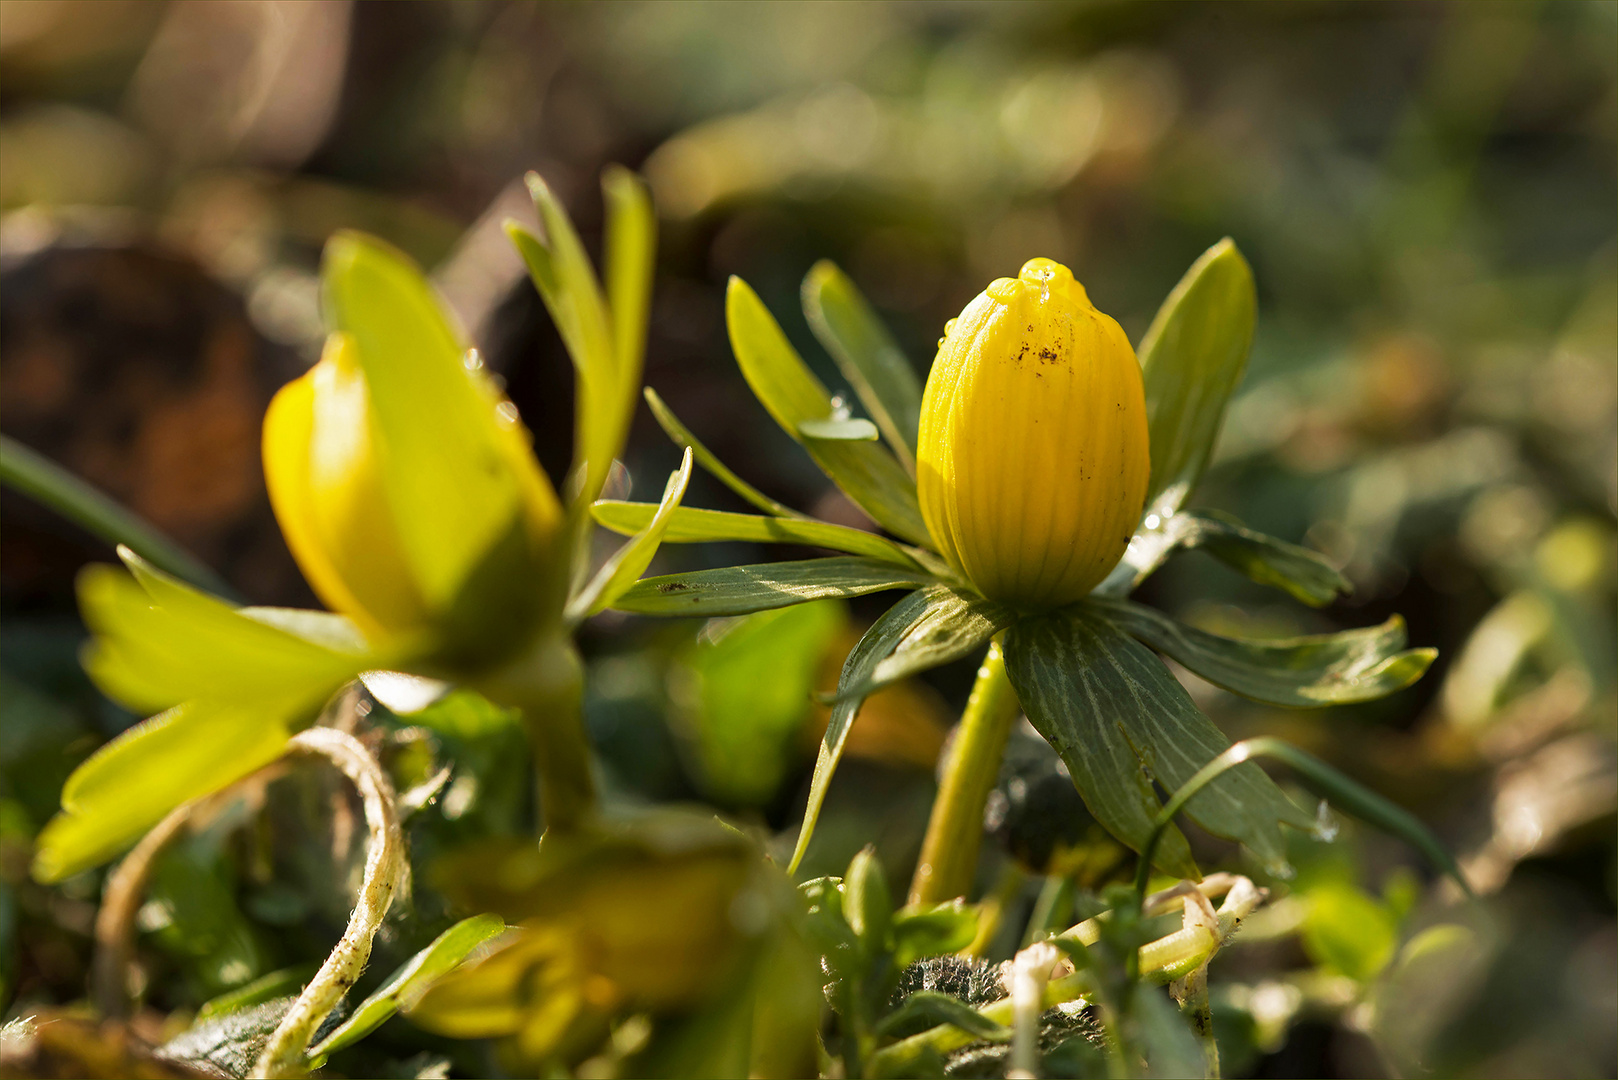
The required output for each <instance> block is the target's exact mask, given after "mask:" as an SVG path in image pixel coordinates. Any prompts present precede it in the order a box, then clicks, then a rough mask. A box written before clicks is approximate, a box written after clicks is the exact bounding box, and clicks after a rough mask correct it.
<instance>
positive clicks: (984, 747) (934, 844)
mask: <svg viewBox="0 0 1618 1080" xmlns="http://www.w3.org/2000/svg"><path fill="white" fill-rule="evenodd" d="M1018 709H1019V706H1018V704H1017V694H1016V691H1014V690H1013V689H1012V688H1011V680H1009V679H1008V678H1006V660H1005V656H1004V654H1003V653H1002V652H1001V650H1000V641H999V639H998V638H996V639H995V640H994V641H993V642H992V643H990V645H989V654H988V655H987V656H985V657H984V658H983V666H982V667H980V668H978V678H977V682H976V683H974V684H973V685H972V696H971V697H970V698H968V699H967V702H966V711H965V712H963V713H961V726H960V729H959V730H958V731H957V732H956V733H955V741H954V742H953V743H952V744H951V746H950V750H949V760H948V761H946V762H945V764H944V776H943V779H942V780H941V781H940V783H939V785H938V798H937V799H936V800H935V801H934V802H933V812H932V817H931V818H930V819H929V820H928V822H927V835H926V837H925V838H923V840H922V845H921V858H920V860H919V861H918V862H917V863H916V874H915V877H914V878H913V879H911V882H910V902H911V903H912V904H936V903H942V902H944V901H947V900H953V899H955V898H956V897H957V896H965V895H966V894H967V892H968V890H970V889H971V887H972V878H973V875H974V874H975V873H976V871H977V865H978V842H979V841H980V840H981V839H982V836H983V806H984V804H985V803H986V802H988V799H989V792H990V790H992V789H993V788H994V782H995V780H996V778H998V776H999V775H1000V757H1001V755H1002V754H1003V753H1004V752H1005V748H1006V739H1007V738H1008V737H1010V735H1011V724H1012V722H1013V721H1014V720H1016V718H1017V712H1018Z"/></svg>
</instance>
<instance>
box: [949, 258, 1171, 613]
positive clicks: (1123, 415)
mask: <svg viewBox="0 0 1618 1080" xmlns="http://www.w3.org/2000/svg"><path fill="white" fill-rule="evenodd" d="M918 443H919V445H918V457H917V486H918V493H919V496H920V500H921V511H922V517H923V518H924V519H925V520H926V522H927V527H928V529H929V531H930V532H931V533H932V536H933V538H934V540H935V541H936V542H937V544H938V548H939V551H940V553H941V554H943V555H944V557H945V558H946V559H948V560H949V561H950V563H951V564H952V565H954V566H955V567H956V568H957V569H959V570H960V571H961V572H962V573H963V574H965V575H966V577H967V578H968V579H969V580H970V581H971V582H972V583H973V585H974V586H976V587H977V588H978V590H979V591H981V592H982V593H983V594H984V595H985V596H988V597H990V598H991V599H995V600H1000V601H1002V602H1005V603H1010V604H1014V605H1018V606H1022V607H1031V608H1046V607H1056V606H1059V605H1061V604H1066V603H1071V602H1072V601H1074V600H1077V599H1079V598H1081V597H1083V596H1084V595H1086V594H1087V593H1088V592H1089V591H1090V590H1091V589H1092V588H1094V587H1095V586H1096V585H1097V584H1098V583H1099V582H1100V581H1101V579H1102V578H1104V577H1105V576H1106V575H1107V572H1108V571H1109V570H1111V569H1112V567H1113V566H1114V565H1115V564H1116V563H1117V562H1118V559H1119V558H1121V557H1122V555H1123V552H1124V549H1125V547H1127V546H1128V543H1129V538H1130V536H1131V534H1132V533H1133V532H1134V529H1135V526H1136V523H1137V522H1138V521H1139V519H1140V514H1141V509H1142V506H1143V504H1144V502H1145V497H1146V482H1147V478H1148V476H1149V473H1150V462H1149V459H1148V455H1149V451H1148V441H1147V431H1146V402H1145V393H1144V390H1143V388H1142V382H1141V374H1140V366H1139V364H1137V363H1136V360H1135V354H1134V350H1133V349H1131V348H1130V345H1129V340H1128V338H1126V337H1125V336H1124V332H1123V330H1122V329H1121V328H1120V327H1119V326H1118V324H1117V323H1116V322H1115V321H1113V320H1112V319H1111V318H1110V317H1108V316H1107V315H1104V314H1102V313H1101V312H1099V311H1097V310H1096V309H1095V307H1094V306H1093V305H1091V303H1090V301H1089V298H1088V296H1087V295H1086V294H1085V292H1084V289H1083V287H1082V286H1080V285H1079V284H1078V282H1076V281H1074V280H1073V275H1072V273H1071V272H1070V271H1069V270H1068V269H1067V268H1066V267H1065V266H1062V265H1060V264H1058V263H1054V262H1051V261H1050V260H1048V259H1034V260H1031V261H1030V262H1029V263H1028V264H1027V265H1025V266H1024V267H1023V269H1022V273H1021V275H1020V276H1019V277H1017V278H1001V279H999V280H997V281H995V282H993V283H992V284H990V286H989V287H988V289H986V290H985V291H984V292H983V293H982V294H981V295H979V296H978V297H977V298H976V299H975V300H973V301H972V302H971V303H970V304H968V305H967V307H966V309H965V310H964V311H963V312H961V316H960V318H958V319H956V320H953V321H952V322H951V324H950V325H949V327H947V328H946V333H945V338H944V341H943V343H942V345H941V346H940V348H939V351H938V357H937V359H936V360H935V361H934V363H933V369H932V372H931V373H930V374H929V375H928V377H927V388H926V391H925V393H924V394H923V400H922V413H921V424H920V431H919V438H918Z"/></svg>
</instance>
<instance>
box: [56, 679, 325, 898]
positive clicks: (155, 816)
mask: <svg viewBox="0 0 1618 1080" xmlns="http://www.w3.org/2000/svg"><path fill="white" fill-rule="evenodd" d="M292 733H293V727H292V725H291V723H290V718H286V717H280V718H278V717H275V716H273V715H268V714H266V713H265V711H264V710H263V709H262V708H261V707H259V706H257V705H255V704H253V703H251V702H235V703H231V704H224V703H220V702H212V701H209V702H204V701H191V702H186V703H185V704H183V705H179V706H177V707H175V708H173V709H170V710H169V711H168V712H165V713H162V714H160V715H158V716H154V717H152V718H151V719H150V720H147V721H144V722H143V723H140V724H137V725H136V726H135V727H133V728H130V729H129V730H128V731H126V732H124V733H123V734H122V735H120V736H118V737H117V738H116V739H114V740H112V742H110V743H108V744H107V745H105V746H103V747H102V748H101V749H100V750H97V751H96V752H95V753H94V754H92V755H91V756H90V759H89V760H88V761H86V762H85V763H84V764H82V765H80V766H79V767H78V769H77V770H75V771H74V773H73V775H72V776H70V777H68V781H67V783H66V784H65V785H64V786H63V787H62V812H61V813H60V814H58V815H57V816H56V817H54V818H52V819H51V820H50V822H49V823H47V824H46V826H45V828H44V829H43V830H41V832H40V834H39V840H38V850H37V852H36V854H35V856H34V876H35V877H36V878H37V879H38V880H40V881H45V882H51V881H60V880H61V879H63V878H65V877H70V876H72V875H73V874H76V873H78V872H79V871H81V870H87V869H89V868H90V867H92V866H96V865H98V864H99V863H102V862H105V861H106V860H107V859H109V858H111V857H112V856H114V855H116V854H117V853H118V852H119V851H121V850H123V849H124V848H126V847H128V846H129V845H130V844H132V843H134V842H135V840H136V839H138V838H139V837H140V836H141V835H142V834H143V833H145V832H146V831H147V830H148V829H150V828H151V827H152V826H153V825H156V824H157V823H158V822H159V821H161V820H162V818H163V816H164V815H165V814H167V813H168V812H169V811H171V810H173V809H174V808H175V807H177V806H179V805H180V804H182V803H186V802H190V801H191V800H192V799H196V798H200V797H202V796H204V795H208V794H211V793H213V792H215V791H219V790H221V789H223V788H225V787H227V786H229V785H230V784H233V783H235V782H236V781H237V780H240V779H241V778H242V777H244V776H246V775H248V774H249V773H251V772H253V771H255V770H256V769H259V768H260V767H262V766H264V765H268V764H269V763H270V762H272V761H274V760H275V759H276V758H278V757H280V756H281V754H282V752H283V751H284V750H285V749H286V744H287V740H288V739H290V738H291V737H292Z"/></svg>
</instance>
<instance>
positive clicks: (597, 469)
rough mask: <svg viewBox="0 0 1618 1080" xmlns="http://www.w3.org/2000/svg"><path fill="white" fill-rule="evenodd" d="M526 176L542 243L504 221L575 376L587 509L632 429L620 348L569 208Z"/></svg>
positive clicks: (578, 496) (580, 491)
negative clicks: (568, 358)
mask: <svg viewBox="0 0 1618 1080" xmlns="http://www.w3.org/2000/svg"><path fill="white" fill-rule="evenodd" d="M526 179H527V182H528V190H529V193H530V194H531V195H532V196H533V199H534V206H535V208H536V209H537V210H538V212H539V219H540V224H542V225H543V226H544V228H545V236H544V238H543V239H541V238H540V237H537V236H535V235H534V234H533V233H531V232H529V231H528V230H526V229H524V228H523V227H522V226H521V225H519V224H517V223H516V222H507V223H506V235H508V236H509V237H511V242H512V243H513V244H515V245H516V247H517V251H518V253H519V254H521V255H522V259H523V262H524V263H525V264H527V266H528V275H529V277H531V278H532V279H533V282H534V287H535V288H536V289H538V290H539V295H540V298H541V299H543V300H544V301H545V307H546V309H547V310H549V311H550V313H551V320H552V321H553V322H554V323H555V324H556V330H557V333H559V334H560V335H561V337H562V343H563V344H564V345H565V346H566V347H567V352H568V356H569V357H571V358H572V360H573V367H574V370H575V371H576V372H577V373H578V388H577V391H576V395H575V396H576V400H575V406H574V416H575V433H574V452H573V469H574V473H575V480H574V482H575V483H576V484H577V485H578V487H577V488H576V489H575V490H573V491H571V492H569V494H570V496H571V497H572V498H573V499H574V500H576V501H577V502H578V503H582V504H587V503H588V502H589V501H590V500H592V499H594V498H595V496H596V495H597V494H598V493H599V492H600V491H601V486H602V485H603V484H605V483H606V480H607V472H608V470H610V469H611V468H612V459H613V458H614V457H616V456H617V455H618V451H619V450H620V449H622V446H623V436H624V432H625V431H627V424H628V410H627V408H625V407H624V406H623V399H624V397H625V396H626V395H625V393H624V390H623V387H622V379H621V377H620V374H619V368H620V365H619V362H618V351H617V348H616V346H615V344H614V342H613V333H612V326H611V323H610V321H609V318H608V314H607V304H606V301H605V299H603V297H602V294H601V285H600V283H599V282H598V281H597V280H596V275H595V271H594V269H592V268H591V266H590V258H589V256H588V255H586V254H585V251H584V245H583V244H582V243H580V242H579V236H578V233H577V232H575V231H574V229H573V222H572V221H571V220H570V219H569V218H568V216H567V210H566V209H565V208H563V206H562V204H561V203H560V202H559V201H557V198H556V196H555V194H554V193H553V192H552V191H551V189H550V187H549V186H548V185H547V184H546V183H545V181H544V179H543V178H542V177H540V175H539V174H538V173H529V174H528V176H527V177H526ZM626 269H630V268H626ZM625 284H626V286H627V285H628V284H629V282H628V281H627V280H626V282H625Z"/></svg>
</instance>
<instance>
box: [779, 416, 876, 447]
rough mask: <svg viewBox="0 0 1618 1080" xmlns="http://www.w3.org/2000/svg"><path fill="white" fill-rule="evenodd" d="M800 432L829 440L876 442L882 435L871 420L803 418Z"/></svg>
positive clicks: (807, 435)
mask: <svg viewBox="0 0 1618 1080" xmlns="http://www.w3.org/2000/svg"><path fill="white" fill-rule="evenodd" d="M798 434H799V435H802V436H803V437H804V438H805V439H823V440H826V441H828V442H838V441H841V442H876V441H877V440H878V439H880V438H881V437H882V435H881V433H880V432H878V431H877V430H876V425H875V424H873V423H871V422H870V421H869V420H803V421H800V422H799V424H798Z"/></svg>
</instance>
